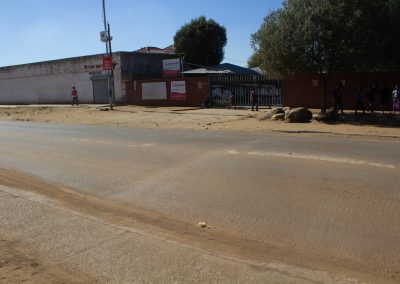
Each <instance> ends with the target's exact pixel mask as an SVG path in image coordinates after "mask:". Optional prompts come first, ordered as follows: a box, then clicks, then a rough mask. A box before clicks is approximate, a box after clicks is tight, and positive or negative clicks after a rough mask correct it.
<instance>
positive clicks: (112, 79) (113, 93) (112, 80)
mask: <svg viewBox="0 0 400 284" xmlns="http://www.w3.org/2000/svg"><path fill="white" fill-rule="evenodd" d="M107 32H108V44H109V49H108V50H109V52H110V57H111V88H110V89H111V103H110V108H111V109H113V105H114V103H115V87H114V65H113V64H112V49H111V30H110V24H109V23H108V22H107Z"/></svg>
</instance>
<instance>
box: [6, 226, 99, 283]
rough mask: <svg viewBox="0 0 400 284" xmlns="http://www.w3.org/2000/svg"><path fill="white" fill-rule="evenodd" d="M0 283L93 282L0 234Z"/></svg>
mask: <svg viewBox="0 0 400 284" xmlns="http://www.w3.org/2000/svg"><path fill="white" fill-rule="evenodd" d="M0 254H1V258H0V283H24V282H27V283H95V282H96V281H95V280H94V279H90V278H89V277H87V276H85V275H79V276H78V275H76V274H73V273H71V272H70V271H67V270H65V269H64V268H62V267H59V266H57V265H55V264H54V263H52V262H50V261H47V260H46V259H45V258H44V257H43V256H40V257H39V256H38V255H36V254H35V253H33V251H32V249H31V248H26V247H24V246H22V245H21V244H20V243H19V242H18V241H16V240H14V239H12V238H10V237H9V236H5V235H4V234H2V235H0Z"/></svg>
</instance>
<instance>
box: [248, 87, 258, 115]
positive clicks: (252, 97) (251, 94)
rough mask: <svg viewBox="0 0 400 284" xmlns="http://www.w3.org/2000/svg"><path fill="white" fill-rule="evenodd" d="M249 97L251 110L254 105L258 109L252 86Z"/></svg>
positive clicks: (256, 96) (256, 97) (255, 94)
mask: <svg viewBox="0 0 400 284" xmlns="http://www.w3.org/2000/svg"><path fill="white" fill-rule="evenodd" d="M250 98H251V111H254V107H256V111H258V95H257V93H256V92H255V90H254V88H253V89H251V93H250Z"/></svg>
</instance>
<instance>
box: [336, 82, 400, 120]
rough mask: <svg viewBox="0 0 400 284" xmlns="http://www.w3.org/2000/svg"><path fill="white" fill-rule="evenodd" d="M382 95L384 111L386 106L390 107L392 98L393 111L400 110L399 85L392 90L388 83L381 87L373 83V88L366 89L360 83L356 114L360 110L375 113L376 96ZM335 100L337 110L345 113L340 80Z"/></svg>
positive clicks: (382, 108)
mask: <svg viewBox="0 0 400 284" xmlns="http://www.w3.org/2000/svg"><path fill="white" fill-rule="evenodd" d="M378 96H380V100H379V102H380V107H381V111H382V113H384V110H385V108H389V106H390V99H392V101H393V113H396V111H400V88H399V86H398V85H396V86H395V87H394V90H393V91H391V90H390V88H389V86H388V85H385V86H383V87H382V88H381V89H379V86H378V85H377V84H376V85H373V86H372V87H371V88H369V89H367V90H364V88H363V86H362V85H359V86H358V88H357V93H356V105H355V114H358V111H359V110H362V112H363V113H364V114H365V113H366V112H370V113H374V111H375V105H374V101H375V98H376V97H378ZM365 99H366V103H367V104H366V105H365V104H364V100H365ZM333 101H334V108H335V110H336V111H338V112H339V111H340V112H341V113H342V114H343V83H342V82H339V83H338V85H337V86H336V88H335V89H334V91H333Z"/></svg>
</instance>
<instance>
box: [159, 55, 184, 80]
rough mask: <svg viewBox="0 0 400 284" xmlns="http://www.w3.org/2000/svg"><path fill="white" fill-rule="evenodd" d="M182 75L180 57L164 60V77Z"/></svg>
mask: <svg viewBox="0 0 400 284" xmlns="http://www.w3.org/2000/svg"><path fill="white" fill-rule="evenodd" d="M180 75H181V60H180V59H179V58H176V59H164V60H163V76H164V77H178V76H180Z"/></svg>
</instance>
